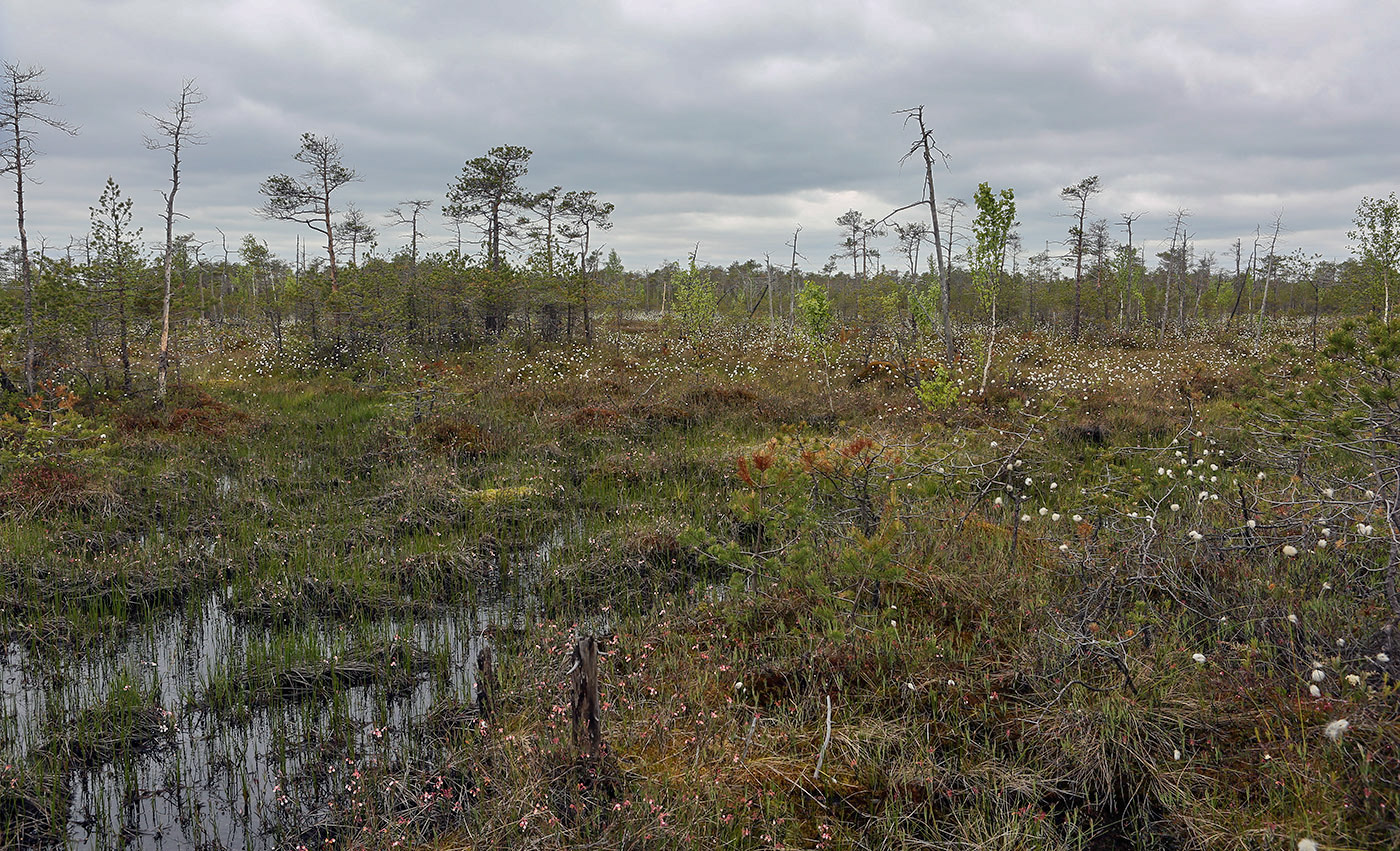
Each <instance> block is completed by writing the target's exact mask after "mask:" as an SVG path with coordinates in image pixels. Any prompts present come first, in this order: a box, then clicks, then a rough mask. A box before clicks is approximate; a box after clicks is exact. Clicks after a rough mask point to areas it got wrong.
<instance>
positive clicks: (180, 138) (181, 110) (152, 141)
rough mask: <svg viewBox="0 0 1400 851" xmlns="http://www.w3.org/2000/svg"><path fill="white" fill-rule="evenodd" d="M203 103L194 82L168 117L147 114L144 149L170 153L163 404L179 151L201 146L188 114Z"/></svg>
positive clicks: (160, 380) (160, 374)
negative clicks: (150, 125)
mask: <svg viewBox="0 0 1400 851" xmlns="http://www.w3.org/2000/svg"><path fill="white" fill-rule="evenodd" d="M203 102H204V95H203V94H202V93H200V91H199V89H198V88H196V87H195V84H194V81H193V80H186V81H185V85H184V87H183V88H182V89H180V95H179V97H177V98H176V99H175V100H173V101H171V102H170V114H169V115H168V116H156V115H151V114H150V113H149V112H148V113H146V117H147V118H150V119H151V120H152V121H154V122H155V123H156V133H157V134H158V136H148V137H146V147H147V149H149V150H152V151H169V152H170V191H168V192H166V191H162V192H161V193H160V194H161V197H162V198H164V199H165V259H164V266H165V298H164V300H163V301H162V303H161V311H160V354H159V357H158V359H157V361H156V363H157V366H156V399H157V400H158V401H160V402H161V403H164V402H165V393H166V380H167V376H168V374H169V370H170V291H171V272H172V270H173V267H174V263H175V219H176V217H177V216H178V217H180V218H184V216H182V215H181V214H179V213H176V212H175V193H176V192H179V191H180V148H181V146H183V145H198V144H202V141H203V140H202V138H201V137H200V136H199V135H198V134H197V133H195V132H194V131H193V129H192V127H191V122H192V118H191V112H192V111H193V110H194V108H195V106H197V105H199V104H201V103H203Z"/></svg>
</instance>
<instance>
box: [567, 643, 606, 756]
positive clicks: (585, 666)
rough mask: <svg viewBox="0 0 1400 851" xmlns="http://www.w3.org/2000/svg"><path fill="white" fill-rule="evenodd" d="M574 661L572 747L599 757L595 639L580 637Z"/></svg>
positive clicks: (600, 737)
mask: <svg viewBox="0 0 1400 851" xmlns="http://www.w3.org/2000/svg"><path fill="white" fill-rule="evenodd" d="M573 660H574V664H573V667H572V668H571V669H570V670H569V679H570V683H571V686H572V689H573V712H572V717H573V727H574V744H575V745H577V746H578V747H579V748H581V749H583V752H584V753H585V754H590V755H593V756H598V755H599V754H600V753H601V751H602V748H603V728H602V720H601V719H600V718H599V714H598V639H597V637H596V636H592V635H582V636H579V639H578V642H577V643H576V644H574V654H573Z"/></svg>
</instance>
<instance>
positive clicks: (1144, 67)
mask: <svg viewBox="0 0 1400 851" xmlns="http://www.w3.org/2000/svg"><path fill="white" fill-rule="evenodd" d="M0 13H3V20H4V22H5V23H4V30H3V34H0V54H3V56H4V58H6V59H7V60H9V61H15V62H19V63H21V64H31V63H32V64H37V65H42V66H44V67H46V68H47V70H48V75H47V79H46V83H47V86H48V87H49V88H50V89H51V90H52V91H53V92H54V94H55V95H56V96H58V97H59V98H60V100H61V101H62V104H63V105H62V107H61V108H60V109H57V110H55V115H56V116H57V117H60V118H62V119H64V120H67V121H70V122H72V123H74V124H78V125H81V127H82V132H81V135H79V136H78V137H76V138H72V139H68V138H65V137H61V136H58V135H56V134H44V136H43V137H42V140H41V147H42V148H43V149H44V150H45V152H46V154H47V156H46V157H45V158H44V159H43V160H42V161H41V162H40V164H39V167H38V169H37V171H36V176H38V177H40V178H41V179H42V180H43V181H44V183H43V185H42V186H37V187H35V190H34V192H33V194H32V196H31V202H32V220H33V229H34V230H35V231H37V232H39V233H42V234H43V235H44V236H45V237H46V238H47V240H48V242H49V244H50V245H57V244H62V243H64V242H66V241H67V238H68V236H69V235H82V234H83V233H85V232H86V230H87V221H86V219H87V207H88V205H90V204H92V203H94V201H95V199H96V197H97V195H98V193H99V192H100V191H101V187H102V183H103V181H104V180H105V179H106V177H107V176H108V175H109V174H110V175H112V176H114V177H115V178H116V179H117V180H118V182H120V183H121V184H122V187H123V189H124V190H125V191H126V193H127V194H128V195H129V196H131V197H133V198H135V199H136V200H137V209H138V216H139V217H140V219H141V221H142V223H143V224H145V225H146V228H147V232H148V234H155V233H157V232H158V230H159V228H158V227H157V212H158V210H157V207H158V203H159V196H158V195H157V194H156V191H157V190H158V189H159V188H161V184H162V181H163V179H164V177H165V169H166V168H167V164H166V163H165V162H164V161H163V159H162V158H161V157H160V156H159V155H158V154H155V153H152V152H148V151H146V150H145V149H144V148H143V146H142V144H141V139H142V136H143V135H144V134H147V133H149V132H150V130H151V122H150V120H149V119H148V118H146V117H144V116H142V115H141V111H142V110H145V111H149V112H154V113H160V112H161V111H162V110H163V109H164V105H165V103H166V102H167V101H168V100H169V99H170V98H171V97H172V96H173V95H174V94H175V93H176V92H178V90H179V87H180V84H181V82H182V80H183V79H185V78H195V79H196V80H197V82H198V84H199V86H200V88H201V89H202V90H203V91H204V92H205V94H206V95H207V97H208V101H207V102H206V103H205V104H204V105H203V106H201V107H200V110H199V112H198V113H197V123H198V127H199V129H200V130H201V131H203V132H204V133H205V135H206V136H207V144H205V145H204V146H203V147H201V148H199V149H197V150H195V151H193V152H191V154H190V156H189V158H188V160H187V172H186V183H185V187H184V188H183V189H182V192H181V196H180V201H181V207H182V208H183V209H184V210H185V212H186V213H187V214H188V215H189V219H188V221H187V222H186V223H185V229H186V230H193V231H195V232H196V233H197V234H198V235H199V236H200V237H201V238H213V239H217V232H216V231H215V230H214V229H215V228H216V227H218V228H222V229H223V230H224V231H225V232H227V233H229V234H230V235H231V236H232V237H233V238H235V239H236V238H237V237H239V236H241V235H242V234H243V233H246V232H255V233H257V234H258V235H260V236H262V237H264V238H266V239H267V240H268V241H269V243H270V244H271V245H272V246H273V247H274V249H275V250H277V251H279V252H280V253H282V254H284V255H290V253H291V245H292V244H293V242H294V240H295V237H296V235H297V231H296V229H295V227H294V226H292V225H286V224H281V223H271V222H264V221H261V220H259V219H257V218H256V217H255V216H254V215H253V214H252V212H251V211H252V210H253V208H255V207H256V206H257V205H258V204H259V201H260V198H259V197H258V194H257V187H258V185H259V184H260V183H261V181H262V180H263V179H264V178H266V177H267V176H268V175H269V174H272V173H275V172H282V171H295V170H296V168H297V164H296V163H294V162H293V161H292V158H291V157H292V154H294V153H295V152H296V148H297V139H298V137H299V135H300V134H301V133H302V132H305V131H312V132H317V133H326V134H332V135H334V136H336V137H337V138H338V139H339V140H340V142H341V143H342V145H343V147H344V152H345V157H346V161H347V163H348V164H349V165H351V166H352V167H354V168H355V169H356V170H358V171H359V172H360V174H361V176H362V178H363V179H362V180H361V181H360V182H358V183H355V184H352V185H351V186H349V187H347V188H346V189H345V190H342V193H341V194H342V196H343V197H342V198H341V203H346V202H350V201H353V202H355V203H356V205H357V206H359V207H360V208H361V209H362V210H365V211H366V212H368V213H370V214H371V215H372V216H381V215H382V213H383V212H384V211H385V210H387V209H388V208H389V207H390V206H392V205H394V204H395V203H397V202H398V201H401V200H404V199H407V198H434V199H437V201H438V203H439V204H440V203H441V200H442V197H443V194H444V192H445V189H446V186H447V184H448V183H449V182H450V181H451V180H452V179H453V178H454V177H455V175H456V174H457V173H458V172H459V170H460V168H461V166H462V163H463V161H464V160H466V159H468V158H470V157H473V156H477V155H480V154H482V153H484V152H485V151H486V150H487V149H488V148H490V147H492V146H494V145H499V144H519V145H525V146H527V147H530V148H532V149H533V150H534V151H535V156H534V159H533V160H532V163H531V172H530V175H529V178H528V180H529V183H530V185H532V186H535V187H538V188H545V187H547V186H550V185H553V184H559V185H562V186H564V187H565V188H566V189H594V190H596V191H597V192H598V193H599V195H600V196H601V197H603V198H604V199H606V200H610V201H613V202H615V203H616V204H617V212H616V213H615V216H614V217H615V220H616V223H617V224H616V227H615V228H614V230H613V231H611V232H609V233H608V234H607V240H608V243H609V245H610V247H613V248H616V249H617V250H618V252H619V253H620V254H621V255H622V257H623V259H624V261H625V262H626V263H627V264H628V265H630V266H650V265H655V264H658V263H660V262H662V261H663V260H665V259H673V258H679V257H682V256H684V255H685V254H686V253H687V252H688V251H690V250H691V248H692V247H693V246H694V244H695V243H696V242H700V243H701V254H702V257H703V258H706V259H709V260H711V261H713V262H720V263H724V262H728V261H729V260H732V259H740V260H742V259H747V258H750V257H756V258H762V256H763V255H764V254H765V253H771V254H772V255H773V257H774V259H775V261H777V260H780V259H781V258H784V257H785V256H786V253H787V251H788V249H786V248H785V247H784V244H785V243H786V242H787V241H789V240H790V239H791V236H792V231H793V228H794V226H795V225H797V224H799V223H800V224H801V225H802V226H803V228H804V230H803V232H802V236H801V246H802V248H803V253H804V254H806V256H807V257H808V258H809V261H808V265H810V266H819V265H821V263H822V262H824V261H825V258H826V255H828V254H829V253H831V252H832V251H833V250H834V248H835V246H834V243H835V242H836V240H837V238H838V237H837V234H836V227H835V225H834V224H833V222H832V220H833V219H834V218H835V217H836V216H838V215H840V214H841V213H842V212H844V211H845V210H846V209H848V208H850V207H854V208H857V209H860V210H862V211H863V212H865V214H866V215H868V216H874V217H877V218H878V217H880V216H882V215H884V214H885V213H886V212H888V211H889V210H890V209H893V208H894V207H896V206H899V205H901V204H904V203H908V202H910V201H913V200H917V198H918V197H919V194H920V177H921V173H920V169H919V168H918V167H916V165H915V164H908V165H906V166H905V167H903V168H901V167H900V166H899V164H898V160H899V157H900V155H901V154H902V153H903V152H904V151H905V150H906V149H907V147H908V144H909V141H910V139H911V134H910V132H909V131H908V129H907V128H905V127H904V126H902V123H901V121H900V118H899V117H898V116H896V115H894V114H892V113H893V112H894V111H895V110H897V109H900V108H902V107H907V106H913V105H916V104H920V103H922V104H926V105H927V108H928V117H929V120H930V122H931V125H932V126H933V128H934V129H935V131H936V133H937V137H938V140H939V143H940V145H941V146H942V147H943V148H944V150H946V151H947V152H948V154H949V155H950V159H949V161H948V166H947V168H945V169H940V171H939V173H938V175H937V179H938V181H939V192H940V194H941V195H942V196H960V197H964V198H968V197H970V196H971V193H972V190H973V188H974V187H975V186H976V184H977V183H978V182H979V181H982V180H986V181H988V182H990V183H992V184H993V185H994V186H997V187H1002V186H1011V187H1014V188H1015V189H1016V192H1017V199H1018V204H1019V213H1020V215H1019V218H1020V220H1021V222H1022V233H1023V236H1024V239H1025V244H1026V246H1027V247H1028V248H1030V249H1032V250H1035V249H1038V248H1040V247H1042V246H1043V245H1044V244H1045V243H1046V242H1047V241H1049V242H1051V243H1057V242H1058V241H1060V240H1061V239H1062V238H1063V235H1064V232H1065V228H1066V226H1067V222H1066V221H1065V220H1064V219H1063V218H1058V217H1057V214H1059V213H1062V212H1063V211H1064V210H1065V204H1064V203H1063V202H1062V201H1061V200H1060V198H1059V190H1060V189H1061V188H1062V187H1064V186H1066V185H1069V184H1072V183H1075V182H1077V181H1078V180H1079V179H1081V178H1083V177H1085V176H1088V175H1090V174H1098V175H1100V176H1101V179H1102V181H1103V185H1104V192H1103V193H1102V194H1101V195H1100V196H1098V197H1097V198H1095V199H1094V202H1093V205H1092V206H1093V212H1094V213H1095V214H1096V215H1099V216H1103V217H1105V218H1108V219H1109V220H1110V221H1116V220H1117V218H1118V215H1119V213H1121V212H1123V211H1127V210H1138V211H1148V215H1147V216H1146V217H1145V218H1144V219H1143V220H1142V221H1141V222H1140V223H1139V225H1138V227H1137V228H1136V229H1135V236H1140V237H1141V236H1145V237H1147V238H1148V239H1149V240H1152V241H1153V243H1152V244H1154V245H1155V241H1156V240H1160V239H1162V238H1164V236H1165V234H1166V232H1167V228H1168V226H1169V218H1170V215H1171V214H1172V212H1173V211H1175V210H1177V209H1178V208H1183V209H1187V210H1189V211H1190V212H1191V214H1192V216H1191V219H1190V222H1191V230H1192V232H1193V233H1194V234H1196V237H1197V239H1198V240H1199V242H1200V245H1201V247H1202V248H1203V249H1214V250H1216V251H1218V252H1222V253H1223V252H1224V250H1225V248H1226V247H1227V246H1228V244H1229V243H1230V242H1231V241H1232V240H1233V239H1235V238H1237V237H1241V236H1244V237H1249V236H1250V235H1252V234H1253V232H1254V229H1255V227H1256V225H1264V226H1266V227H1267V226H1268V225H1269V223H1270V222H1272V221H1273V219H1274V217H1275V216H1276V215H1281V216H1282V219H1283V223H1284V226H1285V228H1286V233H1285V242H1286V243H1288V244H1289V247H1292V246H1300V247H1303V248H1306V249H1308V250H1309V251H1319V252H1323V253H1324V254H1325V255H1327V256H1342V255H1345V253H1346V250H1347V246H1346V239H1345V231H1346V229H1347V227H1348V224H1349V219H1350V216H1351V211H1352V210H1354V208H1355V206H1356V203H1357V201H1358V200H1359V199H1360V197H1361V196H1362V195H1376V194H1384V193H1386V192H1389V191H1391V190H1392V189H1394V188H1395V184H1396V182H1397V174H1400V154H1398V153H1397V150H1396V147H1395V145H1394V143H1393V140H1394V138H1395V137H1396V131H1397V129H1398V128H1397V126H1396V125H1397V122H1398V121H1400V119H1397V116H1398V115H1400V110H1398V109H1397V106H1400V95H1397V94H1396V91H1395V89H1394V87H1393V86H1391V85H1390V84H1389V83H1390V80H1391V78H1392V77H1393V68H1392V67H1391V66H1392V60H1391V59H1390V57H1391V56H1393V55H1395V50H1396V48H1397V47H1398V46H1400V45H1397V44H1396V43H1395V42H1396V36H1395V35H1394V33H1397V32H1400V26H1397V24H1400V12H1395V11H1391V10H1390V7H1389V6H1387V5H1386V4H1375V3H1362V2H1352V3H1345V2H1341V3H1325V4H1323V3H1313V2H1306V3H1305V2H1277V1H1275V2H1254V3H1246V2H1210V3H1204V2H1173V3H1135V4H1121V3H1108V2H1103V3H1090V2H1080V3H1056V4H1054V5H1053V7H1052V6H1050V5H1049V4H1043V3H1010V2H1000V3H997V2H990V3H989V2H983V3H928V2H912V1H911V2H893V0H891V2H814V0H806V2H764V3H753V2H752V0H746V1H745V2H728V0H725V2H705V3H701V2H689V3H679V2H662V1H661V0H628V2H611V3H588V2H582V3H577V2H575V3H563V2H549V3H545V2H515V3H510V4H499V3H494V2H493V3H484V2H483V3H466V4H463V3H447V2H399V3H394V4H383V3H377V2H332V0H236V1H235V2H197V1H196V2H183V3H174V2H156V0H128V2H122V3H99V2H90V3H80V2H65V0H49V2H45V3H33V2H20V0H0ZM913 215H914V214H913V213H912V212H911V213H909V214H908V216H907V217H909V218H912V217H913ZM430 230H432V228H430ZM308 234H309V232H308ZM434 234H435V237H434V238H435V239H436V240H437V241H438V243H439V244H442V243H445V241H446V240H447V232H446V230H445V229H442V228H440V227H439V228H437V229H436V230H434ZM305 235H307V234H303V236H305ZM400 240H401V234H398V233H397V232H393V231H391V230H390V229H389V228H388V227H387V225H381V245H382V246H383V247H384V248H385V249H387V250H392V249H393V248H395V247H397V245H398V243H399V241H400ZM1052 247H1054V246H1053V245H1052ZM892 256H893V254H892V252H888V253H887V258H889V257H892Z"/></svg>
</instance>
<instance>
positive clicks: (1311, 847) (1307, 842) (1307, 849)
mask: <svg viewBox="0 0 1400 851" xmlns="http://www.w3.org/2000/svg"><path fill="white" fill-rule="evenodd" d="M1260 475H1263V474H1262V473H1261V474H1260ZM1298 851H1317V843H1316V842H1313V841H1312V840H1311V839H1299V840H1298Z"/></svg>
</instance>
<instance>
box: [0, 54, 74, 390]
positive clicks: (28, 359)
mask: <svg viewBox="0 0 1400 851" xmlns="http://www.w3.org/2000/svg"><path fill="white" fill-rule="evenodd" d="M43 76H44V69H43V68H40V67H37V66H34V65H29V66H25V67H20V66H19V65H16V64H13V63H11V62H6V63H4V65H3V71H0V84H3V85H4V88H5V91H4V94H3V95H0V128H3V129H4V131H5V135H6V136H7V139H6V142H5V146H4V147H3V148H0V174H8V173H11V172H13V173H14V175H15V217H16V220H17V221H18V223H19V256H20V283H21V286H22V287H23V288H24V338H25V349H24V387H25V392H27V393H31V394H32V393H33V392H34V387H35V377H34V356H35V352H34V267H33V264H32V263H30V260H29V235H28V234H27V233H26V232H25V229H24V176H25V172H26V171H27V170H28V169H29V168H30V167H31V166H32V165H34V159H35V157H37V156H38V154H39V151H38V149H36V148H35V147H34V139H35V130H36V127H35V125H40V124H42V125H44V126H46V127H51V128H53V129H54V130H59V131H62V132H64V133H67V134H68V135H70V136H72V135H76V134H77V132H78V131H77V128H75V127H73V126H71V125H69V124H66V123H64V122H62V121H59V120H58V119H56V118H50V117H49V116H47V115H45V114H44V113H43V111H42V107H47V106H57V105H58V101H56V100H54V97H53V95H51V94H49V93H48V92H46V91H44V90H43V89H41V88H39V86H38V85H37V82H38V80H39V78H40V77H43ZM3 374H4V370H3V367H0V375H3ZM6 380H8V379H6Z"/></svg>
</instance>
